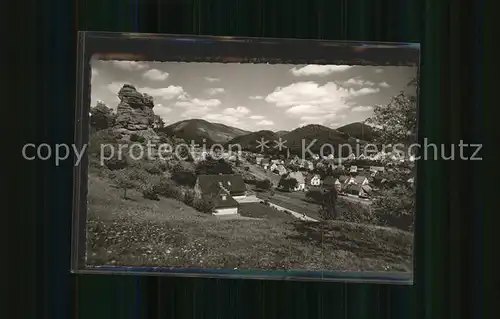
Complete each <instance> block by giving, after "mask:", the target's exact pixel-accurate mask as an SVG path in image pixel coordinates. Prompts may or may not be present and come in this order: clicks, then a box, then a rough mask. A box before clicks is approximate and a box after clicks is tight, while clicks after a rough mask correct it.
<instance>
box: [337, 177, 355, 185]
mask: <svg viewBox="0 0 500 319" xmlns="http://www.w3.org/2000/svg"><path fill="white" fill-rule="evenodd" d="M339 182H340V184H345V185H347V184H354V178H353V177H352V176H348V175H341V176H340V177H339Z"/></svg>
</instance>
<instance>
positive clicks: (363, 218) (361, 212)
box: [338, 200, 385, 226]
mask: <svg viewBox="0 0 500 319" xmlns="http://www.w3.org/2000/svg"><path fill="white" fill-rule="evenodd" d="M339 207H341V208H342V210H341V213H340V214H339V218H338V219H339V220H343V221H347V222H352V223H359V224H370V225H379V226H385V224H384V223H383V221H381V220H380V219H379V218H378V216H377V215H376V214H375V213H374V211H373V210H372V209H370V208H369V207H366V206H363V205H362V204H359V203H355V202H350V201H346V200H343V201H341V202H339Z"/></svg>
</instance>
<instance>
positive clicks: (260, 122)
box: [255, 120, 274, 126]
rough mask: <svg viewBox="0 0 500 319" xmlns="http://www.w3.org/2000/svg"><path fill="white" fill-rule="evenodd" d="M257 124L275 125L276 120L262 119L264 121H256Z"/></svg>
mask: <svg viewBox="0 0 500 319" xmlns="http://www.w3.org/2000/svg"><path fill="white" fill-rule="evenodd" d="M255 124H257V125H260V126H269V125H274V122H273V121H269V120H262V121H259V122H257V123H255Z"/></svg>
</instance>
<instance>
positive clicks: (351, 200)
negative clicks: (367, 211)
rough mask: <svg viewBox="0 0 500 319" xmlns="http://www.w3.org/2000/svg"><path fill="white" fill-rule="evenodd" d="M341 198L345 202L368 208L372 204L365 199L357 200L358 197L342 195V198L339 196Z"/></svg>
mask: <svg viewBox="0 0 500 319" xmlns="http://www.w3.org/2000/svg"><path fill="white" fill-rule="evenodd" d="M339 198H342V199H343V200H345V201H348V202H353V203H359V204H361V205H366V206H368V205H370V204H371V200H369V199H364V198H357V197H351V196H345V195H341V196H339Z"/></svg>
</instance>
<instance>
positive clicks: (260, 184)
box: [255, 179, 271, 190]
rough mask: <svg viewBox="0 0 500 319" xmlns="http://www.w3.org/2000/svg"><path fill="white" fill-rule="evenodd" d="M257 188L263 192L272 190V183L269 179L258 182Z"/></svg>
mask: <svg viewBox="0 0 500 319" xmlns="http://www.w3.org/2000/svg"><path fill="white" fill-rule="evenodd" d="M255 186H256V187H257V188H259V189H262V190H269V189H271V181H270V180H269V179H265V180H262V181H257V182H256V183H255Z"/></svg>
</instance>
